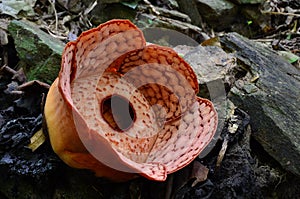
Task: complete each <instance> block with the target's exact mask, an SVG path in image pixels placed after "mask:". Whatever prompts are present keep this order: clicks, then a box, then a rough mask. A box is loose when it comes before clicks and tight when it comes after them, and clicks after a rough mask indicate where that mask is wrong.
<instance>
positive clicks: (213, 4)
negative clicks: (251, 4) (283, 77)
mask: <svg viewBox="0 0 300 199" xmlns="http://www.w3.org/2000/svg"><path fill="white" fill-rule="evenodd" d="M195 2H196V5H197V8H198V11H199V13H200V14H201V16H202V17H203V18H204V19H205V21H206V22H207V23H208V24H209V25H210V26H212V27H213V28H215V29H216V30H224V29H225V28H228V27H229V25H231V24H232V23H233V22H234V21H235V20H236V19H237V17H239V16H238V7H237V6H236V5H235V4H233V3H231V2H230V1H227V0H196V1H195Z"/></svg>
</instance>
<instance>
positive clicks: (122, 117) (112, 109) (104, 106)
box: [100, 95, 135, 132]
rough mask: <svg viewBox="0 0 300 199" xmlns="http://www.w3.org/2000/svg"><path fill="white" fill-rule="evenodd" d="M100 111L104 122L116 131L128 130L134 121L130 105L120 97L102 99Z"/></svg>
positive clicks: (133, 113)
mask: <svg viewBox="0 0 300 199" xmlns="http://www.w3.org/2000/svg"><path fill="white" fill-rule="evenodd" d="M100 111H101V114H102V116H103V118H104V120H105V121H106V122H107V123H108V124H109V125H110V126H111V127H112V128H113V129H114V130H116V131H120V132H124V131H126V130H128V129H129V128H130V127H131V126H132V125H133V123H134V120H135V112H134V109H133V107H132V104H131V103H130V102H129V101H128V100H127V99H125V98H124V97H122V96H120V95H112V96H109V97H107V98H106V99H104V100H103V101H102V103H101V110H100Z"/></svg>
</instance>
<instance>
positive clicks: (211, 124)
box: [147, 97, 218, 173]
mask: <svg viewBox="0 0 300 199" xmlns="http://www.w3.org/2000/svg"><path fill="white" fill-rule="evenodd" d="M217 121H218V118H217V112H216V111H215V109H214V107H213V104H212V103H211V102H210V101H209V100H207V99H203V98H199V97H198V98H197V102H196V103H194V104H193V106H191V108H190V109H189V111H188V112H187V113H186V114H185V115H184V116H182V118H181V119H178V120H175V121H172V122H170V123H169V124H166V125H165V127H164V129H163V130H162V131H161V132H160V133H159V135H158V138H157V140H156V142H155V145H154V147H153V149H152V151H151V153H150V154H149V156H148V159H147V162H149V163H151V162H160V163H162V164H164V165H165V166H166V167H167V172H168V173H172V172H175V171H177V170H179V169H181V168H182V167H184V166H186V165H187V164H189V163H190V162H191V161H192V160H194V159H195V158H196V157H197V155H199V153H200V152H201V151H202V150H203V149H204V148H205V147H206V146H207V145H208V143H209V142H210V141H211V139H212V138H213V136H214V134H215V131H216V128H217Z"/></svg>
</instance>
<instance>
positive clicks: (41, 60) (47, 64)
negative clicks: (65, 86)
mask: <svg viewBox="0 0 300 199" xmlns="http://www.w3.org/2000/svg"><path fill="white" fill-rule="evenodd" d="M8 31H9V33H10V35H11V36H12V37H13V39H14V43H15V47H16V50H17V52H18V56H19V58H20V60H21V62H23V64H25V67H24V69H25V73H26V76H27V77H28V79H29V80H33V79H37V80H40V81H43V82H46V83H49V84H50V83H52V81H53V80H54V79H55V78H56V77H57V74H58V72H59V69H60V63H61V54H62V51H63V48H64V46H65V44H64V43H62V42H61V41H60V40H57V39H55V38H53V37H51V36H49V35H48V34H46V33H45V32H43V31H42V30H40V29H39V28H38V27H37V26H36V25H35V24H34V23H31V22H29V21H26V20H20V21H18V20H13V21H11V23H10V24H9V26H8Z"/></svg>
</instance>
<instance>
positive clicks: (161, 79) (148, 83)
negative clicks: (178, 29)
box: [108, 45, 198, 123]
mask: <svg viewBox="0 0 300 199" xmlns="http://www.w3.org/2000/svg"><path fill="white" fill-rule="evenodd" d="M110 68H113V69H114V70H116V72H117V73H119V74H122V75H123V78H124V79H126V80H127V81H129V82H131V83H132V84H133V85H135V86H136V87H137V88H139V90H140V91H141V92H142V93H143V94H144V96H145V97H146V99H147V100H148V101H149V102H150V104H151V105H155V104H156V105H159V106H156V107H154V109H156V110H155V112H156V115H157V118H158V120H159V121H161V123H163V122H165V121H170V120H174V119H176V118H178V117H180V116H181V115H182V114H183V113H184V112H185V111H186V110H187V108H188V107H189V106H190V105H191V104H193V103H194V102H195V94H196V93H198V81H197V77H196V75H195V73H194V72H193V70H192V68H191V67H190V66H189V65H188V63H186V62H185V61H184V60H183V59H182V58H181V57H180V56H179V55H178V54H177V53H176V52H175V51H174V50H172V49H171V48H168V47H162V46H157V45H149V46H146V47H144V48H142V49H137V50H134V51H131V52H128V53H127V54H126V55H123V56H122V57H120V58H119V59H118V60H117V61H115V62H114V63H112V64H111V66H110ZM110 68H109V69H108V70H110ZM161 107H163V108H164V109H162V108H161Z"/></svg>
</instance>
